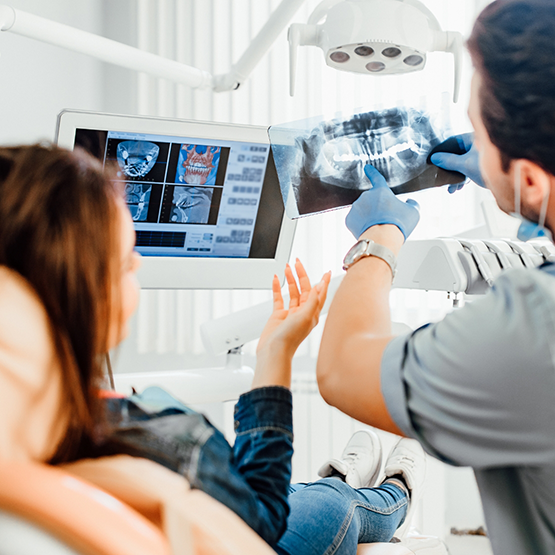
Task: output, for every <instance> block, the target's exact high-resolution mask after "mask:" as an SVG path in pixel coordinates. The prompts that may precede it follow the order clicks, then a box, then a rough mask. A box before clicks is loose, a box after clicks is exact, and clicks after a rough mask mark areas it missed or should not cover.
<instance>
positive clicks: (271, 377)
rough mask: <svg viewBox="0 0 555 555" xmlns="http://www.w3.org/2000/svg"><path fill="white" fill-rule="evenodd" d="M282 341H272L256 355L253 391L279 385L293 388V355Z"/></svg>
mask: <svg viewBox="0 0 555 555" xmlns="http://www.w3.org/2000/svg"><path fill="white" fill-rule="evenodd" d="M289 350H290V349H289V348H288V347H287V345H284V344H283V342H282V341H280V340H270V341H269V342H267V343H266V344H265V345H264V347H263V348H262V349H260V350H259V351H258V352H257V353H256V370H255V373H254V379H253V382H252V389H254V388H257V387H268V386H275V385H279V386H282V387H287V388H290V387H291V364H292V360H293V354H294V353H293V354H291V353H290V352H289Z"/></svg>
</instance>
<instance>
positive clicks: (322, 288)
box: [316, 271, 331, 310]
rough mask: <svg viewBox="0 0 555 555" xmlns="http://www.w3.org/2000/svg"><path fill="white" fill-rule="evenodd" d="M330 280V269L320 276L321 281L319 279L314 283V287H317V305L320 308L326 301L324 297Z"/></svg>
mask: <svg viewBox="0 0 555 555" xmlns="http://www.w3.org/2000/svg"><path fill="white" fill-rule="evenodd" d="M330 280H331V271H329V272H326V273H325V274H324V275H323V277H322V281H320V283H318V284H317V285H316V288H317V289H318V305H319V307H320V310H322V308H324V304H325V303H326V297H327V295H328V286H329V284H330Z"/></svg>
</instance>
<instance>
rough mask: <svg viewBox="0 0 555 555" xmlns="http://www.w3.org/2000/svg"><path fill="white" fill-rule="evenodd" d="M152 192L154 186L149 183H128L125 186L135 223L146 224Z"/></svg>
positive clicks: (128, 204)
mask: <svg viewBox="0 0 555 555" xmlns="http://www.w3.org/2000/svg"><path fill="white" fill-rule="evenodd" d="M151 191H152V185H150V184H148V183H127V184H126V185H125V195H126V197H127V206H128V207H129V211H130V212H131V217H132V218H133V221H134V222H146V217H147V215H148V206H149V202H150V193H151Z"/></svg>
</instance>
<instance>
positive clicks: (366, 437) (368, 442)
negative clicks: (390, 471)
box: [318, 430, 382, 489]
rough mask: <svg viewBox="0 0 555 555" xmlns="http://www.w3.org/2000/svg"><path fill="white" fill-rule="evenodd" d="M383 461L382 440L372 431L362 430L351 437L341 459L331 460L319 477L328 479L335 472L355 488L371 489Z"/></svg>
mask: <svg viewBox="0 0 555 555" xmlns="http://www.w3.org/2000/svg"><path fill="white" fill-rule="evenodd" d="M381 460H382V444H381V442H380V438H379V437H378V436H377V434H376V433H375V432H372V431H371V430H361V431H360V432H355V433H354V434H353V435H352V436H351V439H350V440H349V443H347V446H346V447H345V449H344V450H343V454H342V455H341V459H330V460H329V461H328V462H326V463H325V464H324V465H323V466H322V467H321V468H320V470H318V476H320V477H322V478H327V477H328V476H332V475H333V474H334V470H335V471H336V473H339V474H341V476H343V479H344V481H345V482H346V483H347V484H349V485H350V486H352V487H353V488H357V489H358V488H369V487H372V486H373V485H374V484H375V482H376V479H377V478H378V473H379V471H380V463H381Z"/></svg>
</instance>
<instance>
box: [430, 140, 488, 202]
mask: <svg viewBox="0 0 555 555" xmlns="http://www.w3.org/2000/svg"><path fill="white" fill-rule="evenodd" d="M452 138H453V139H456V140H457V142H458V143H459V147H460V149H461V150H462V151H464V152H465V154H451V153H450V152H436V153H435V154H432V156H431V158H430V162H432V164H435V165H436V166H437V167H438V168H442V169H444V170H451V171H456V172H460V173H462V174H463V175H466V177H468V178H469V179H471V180H472V181H474V183H476V185H479V186H480V187H484V188H485V184H484V180H483V179H482V174H481V173H480V162H479V157H478V150H477V149H476V147H475V146H474V133H464V134H462V135H455V136H454V137H452ZM463 186H464V182H463V183H457V184H456V185H449V188H448V191H449V192H450V193H454V192H455V191H458V190H459V189H462V187H463Z"/></svg>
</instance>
